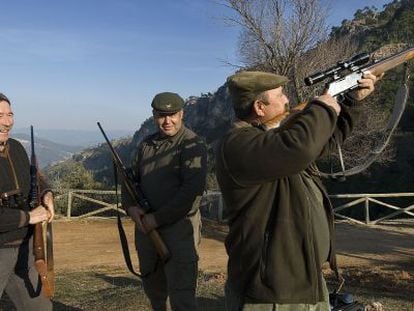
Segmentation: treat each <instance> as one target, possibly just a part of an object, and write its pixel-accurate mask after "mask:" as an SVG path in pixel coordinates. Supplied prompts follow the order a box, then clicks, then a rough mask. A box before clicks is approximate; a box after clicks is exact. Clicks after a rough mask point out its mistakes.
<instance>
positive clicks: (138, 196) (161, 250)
mask: <svg viewBox="0 0 414 311" xmlns="http://www.w3.org/2000/svg"><path fill="white" fill-rule="evenodd" d="M97 124H98V127H99V129H100V130H101V133H102V135H103V137H104V138H105V141H106V143H107V144H108V147H109V149H110V151H111V154H112V158H113V161H114V164H115V165H116V167H117V168H118V170H119V171H120V173H121V174H120V175H121V178H122V181H123V182H124V185H125V188H126V190H127V191H128V194H129V195H130V197H131V198H132V199H133V201H134V203H135V204H136V205H138V206H140V207H141V208H142V209H143V210H144V211H145V212H146V213H148V212H151V206H150V204H149V202H148V200H147V199H145V197H144V194H143V193H142V191H141V189H140V188H139V185H137V184H136V183H135V182H134V181H133V180H132V179H131V177H130V176H129V175H128V173H127V169H126V167H125V166H124V164H123V163H122V160H121V158H120V157H119V155H118V154H117V152H116V151H115V149H114V147H113V146H112V144H111V142H110V141H109V139H108V137H107V136H106V134H105V131H104V130H103V128H102V126H101V124H100V123H99V122H97ZM118 223H120V221H119V219H118ZM118 228H119V229H120V226H119V225H118ZM122 232H123V231H121V229H120V230H119V233H120V236H121V243H122V244H123V252H124V257H125V261H126V263H127V266H128V268H129V270H130V271H131V272H132V273H133V274H135V275H137V274H136V273H135V272H134V271H133V269H132V265H131V264H130V258H129V253H128V254H126V251H125V248H124V244H126V246H127V245H128V244H127V243H124V242H123V241H122V236H123V234H122ZM148 236H149V238H150V239H151V241H152V243H153V244H154V247H155V250H156V251H157V253H158V255H159V257H160V259H161V260H162V261H163V262H166V261H167V260H168V259H169V258H170V252H169V250H168V248H167V246H166V245H165V243H164V241H163V240H162V239H161V236H160V235H159V233H158V231H156V230H155V229H154V230H152V231H150V232H148ZM126 249H127V248H126ZM127 256H128V257H127ZM130 265H131V266H130Z"/></svg>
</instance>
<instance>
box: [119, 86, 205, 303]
mask: <svg viewBox="0 0 414 311" xmlns="http://www.w3.org/2000/svg"><path fill="white" fill-rule="evenodd" d="M183 105H184V100H183V99H182V98H181V97H180V96H179V95H178V94H175V93H170V92H164V93H160V94H157V95H156V96H155V97H154V99H153V101H152V104H151V106H152V108H153V118H154V122H155V125H156V127H157V133H155V134H153V135H150V136H148V137H146V138H145V139H144V140H143V141H142V142H141V143H140V145H139V146H138V148H137V150H136V153H135V155H134V156H133V158H132V159H133V160H132V166H131V168H132V171H133V173H134V175H135V177H136V178H137V181H138V182H139V184H140V186H141V190H142V192H143V194H144V196H145V198H146V199H147V200H148V201H149V205H150V206H151V208H152V212H150V213H146V214H145V213H144V212H143V210H142V209H141V208H140V207H139V206H135V205H134V203H133V201H132V200H131V198H130V197H129V196H128V194H127V191H123V192H122V193H123V198H122V204H123V206H125V207H126V209H127V212H128V215H130V216H131V218H132V219H133V220H134V221H135V223H136V230H135V232H136V233H135V240H136V247H137V251H138V257H139V263H140V270H141V274H142V276H143V278H142V280H143V285H144V291H145V293H146V295H147V296H148V298H149V299H150V302H151V305H152V308H153V310H157V311H158V310H160V311H161V310H167V307H166V301H167V297H169V300H170V305H171V309H172V310H178V311H180V310H196V309H197V305H196V299H195V291H196V284H197V273H198V251H197V249H198V245H199V242H200V229H201V217H200V212H199V203H200V199H201V195H202V193H203V191H204V187H205V180H206V174H207V149H206V145H205V143H204V141H203V140H202V139H201V138H200V137H198V136H197V135H196V134H195V133H193V132H192V131H191V130H189V129H188V128H186V127H185V126H184V124H183ZM153 229H157V231H158V233H159V234H160V236H161V238H162V240H163V241H164V242H165V244H166V246H167V248H168V249H169V251H170V253H171V258H170V259H169V260H168V261H167V262H166V263H162V262H161V261H160V259H159V258H158V255H157V252H156V250H155V248H154V246H153V244H152V242H151V240H150V239H149V237H148V235H147V233H148V232H150V231H151V230H153Z"/></svg>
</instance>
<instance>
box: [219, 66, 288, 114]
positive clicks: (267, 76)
mask: <svg viewBox="0 0 414 311" xmlns="http://www.w3.org/2000/svg"><path fill="white" fill-rule="evenodd" d="M288 81H289V79H288V78H287V77H285V76H279V75H276V74H273V73H270V72H263V71H240V72H238V73H236V74H234V75H232V76H230V77H228V78H227V87H228V89H229V92H230V95H231V97H232V100H233V107H234V110H235V112H236V115H237V116H238V117H240V115H238V112H242V111H244V112H245V113H242V114H246V113H247V111H249V113H250V110H248V109H249V108H251V107H250V106H251V104H252V103H253V101H254V100H255V99H256V97H257V96H258V95H259V94H260V93H262V92H265V91H268V90H272V89H275V88H278V87H279V86H282V85H285V84H286V83H287V82H288ZM245 116H246V115H245Z"/></svg>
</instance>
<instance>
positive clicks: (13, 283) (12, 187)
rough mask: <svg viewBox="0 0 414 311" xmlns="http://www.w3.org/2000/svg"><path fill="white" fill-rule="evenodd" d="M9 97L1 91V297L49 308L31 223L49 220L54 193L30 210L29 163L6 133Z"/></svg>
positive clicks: (9, 126)
mask: <svg viewBox="0 0 414 311" xmlns="http://www.w3.org/2000/svg"><path fill="white" fill-rule="evenodd" d="M13 117H14V116H13V112H12V109H11V104H10V101H9V99H8V98H7V97H6V96H5V95H4V94H2V93H0V263H1V264H0V297H1V296H2V294H3V291H5V292H6V293H7V295H8V296H9V298H10V300H11V301H12V302H13V304H14V305H15V307H16V309H17V310H52V302H51V301H50V300H49V299H47V298H46V297H45V296H44V295H42V294H41V283H40V280H39V274H38V273H37V271H36V269H35V266H34V258H33V250H32V249H33V245H32V244H33V243H32V240H33V237H32V235H33V225H34V224H37V223H41V222H43V221H49V222H50V221H51V220H52V218H53V216H54V205H53V194H52V192H51V191H45V192H44V193H43V196H42V202H43V204H42V205H40V206H37V207H35V208H33V209H32V210H30V205H29V203H30V202H29V196H30V190H31V189H30V164H29V159H28V156H27V153H26V151H25V149H24V147H23V146H22V145H21V144H20V143H19V142H18V141H17V140H14V139H12V138H9V133H10V131H11V129H12V127H13V123H14V119H13Z"/></svg>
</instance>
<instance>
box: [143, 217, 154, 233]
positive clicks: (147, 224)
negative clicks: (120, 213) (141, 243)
mask: <svg viewBox="0 0 414 311" xmlns="http://www.w3.org/2000/svg"><path fill="white" fill-rule="evenodd" d="M142 222H143V223H144V229H145V231H146V232H145V233H148V232H151V231H152V230H154V229H155V228H157V227H158V224H157V221H156V220H155V217H154V214H145V216H144V218H143V221H142Z"/></svg>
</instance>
